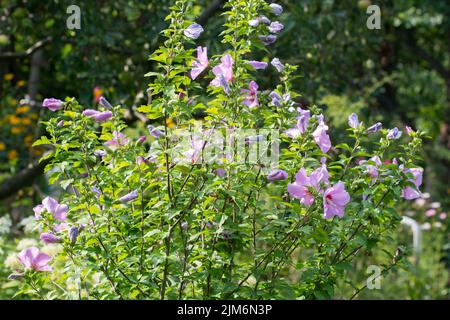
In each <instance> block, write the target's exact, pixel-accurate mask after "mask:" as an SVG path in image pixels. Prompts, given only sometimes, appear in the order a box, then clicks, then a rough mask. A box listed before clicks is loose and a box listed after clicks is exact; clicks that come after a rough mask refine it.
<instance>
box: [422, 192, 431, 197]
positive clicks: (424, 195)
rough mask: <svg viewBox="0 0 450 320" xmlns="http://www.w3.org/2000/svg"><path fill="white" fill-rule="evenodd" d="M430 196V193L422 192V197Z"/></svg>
mask: <svg viewBox="0 0 450 320" xmlns="http://www.w3.org/2000/svg"><path fill="white" fill-rule="evenodd" d="M430 197H431V194H429V193H428V192H424V193H422V198H423V199H429V198H430Z"/></svg>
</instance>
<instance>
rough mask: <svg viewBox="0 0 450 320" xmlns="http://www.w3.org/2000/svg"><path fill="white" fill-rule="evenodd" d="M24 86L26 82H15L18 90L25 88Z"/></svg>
mask: <svg viewBox="0 0 450 320" xmlns="http://www.w3.org/2000/svg"><path fill="white" fill-rule="evenodd" d="M26 84H27V82H26V81H25V80H20V81H17V86H18V87H19V88H21V87H25V85H26Z"/></svg>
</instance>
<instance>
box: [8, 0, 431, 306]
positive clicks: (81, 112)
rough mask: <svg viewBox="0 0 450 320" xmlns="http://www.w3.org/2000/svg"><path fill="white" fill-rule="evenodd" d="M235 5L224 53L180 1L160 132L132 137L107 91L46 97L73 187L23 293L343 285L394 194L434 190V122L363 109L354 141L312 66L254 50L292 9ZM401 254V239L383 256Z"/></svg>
mask: <svg viewBox="0 0 450 320" xmlns="http://www.w3.org/2000/svg"><path fill="white" fill-rule="evenodd" d="M226 7H227V10H228V11H226V13H225V15H226V17H227V22H226V24H225V29H224V31H223V32H222V33H221V36H222V42H223V43H224V44H225V45H227V46H228V48H229V50H228V51H227V52H222V53H220V54H218V55H212V56H210V57H208V50H207V48H206V47H201V46H199V47H198V48H197V49H196V50H195V49H194V48H193V45H194V44H195V42H196V41H195V40H196V39H197V38H199V36H200V34H201V32H202V31H203V29H202V27H201V26H200V25H198V24H195V23H193V22H192V21H187V20H186V19H185V17H186V16H188V15H190V14H191V12H190V10H191V6H190V1H187V0H179V1H176V4H175V5H174V6H173V8H172V12H171V14H170V15H169V16H168V18H167V19H168V20H169V21H170V26H169V27H168V28H167V29H166V30H165V31H164V32H163V36H164V37H165V39H166V41H165V42H164V44H163V45H162V46H161V47H160V48H159V49H158V50H156V52H154V53H153V54H152V55H151V59H152V60H153V61H155V62H156V63H158V66H159V70H160V72H158V73H149V74H148V75H147V76H148V77H149V78H150V79H151V81H150V85H149V90H148V93H149V96H150V99H149V101H150V103H149V104H148V105H145V106H142V107H140V109H139V111H140V112H142V113H145V114H146V115H147V116H148V118H149V119H150V121H151V122H152V123H153V125H151V126H149V127H148V134H146V135H144V136H141V137H140V138H137V139H136V138H131V135H130V132H131V131H130V130H129V129H128V128H127V126H126V125H125V124H124V122H123V121H122V118H123V117H122V115H123V110H122V109H121V107H120V106H111V105H110V104H109V102H108V101H106V100H105V99H104V98H102V99H101V100H100V103H99V105H98V108H96V109H84V108H83V107H82V106H81V105H79V104H78V103H77V102H76V101H75V100H74V99H66V100H65V101H64V102H63V101H60V100H57V99H48V100H46V101H44V104H43V105H44V107H46V108H48V109H49V110H50V111H53V112H55V116H54V117H53V118H51V119H50V120H49V121H48V122H46V123H45V125H46V127H47V133H48V135H47V136H44V137H42V138H41V139H39V140H38V141H37V142H36V143H35V145H51V146H52V149H51V150H52V151H51V152H50V153H49V154H48V155H47V156H46V157H47V158H51V161H50V164H49V165H48V166H47V172H48V176H49V180H50V183H57V184H59V185H60V187H61V188H62V189H63V192H62V194H61V196H60V198H59V199H58V200H56V199H54V198H52V197H47V198H45V199H44V200H43V202H42V204H40V205H38V206H37V207H36V208H35V209H34V210H35V215H36V218H37V220H38V223H39V226H40V232H41V237H40V239H41V240H42V241H43V242H44V243H58V244H59V245H60V246H62V247H63V250H62V252H61V253H59V254H58V255H56V256H54V257H50V256H48V255H46V254H45V253H42V252H40V251H39V249H38V248H35V247H32V248H29V249H26V250H24V251H23V252H21V253H20V254H19V260H20V262H21V264H22V266H23V268H22V269H20V270H16V272H15V273H13V274H12V275H11V278H13V279H16V280H18V281H22V283H23V292H29V293H34V294H37V295H39V296H40V297H41V298H55V297H57V298H96V299H119V298H123V299H130V298H138V299H219V298H229V299H235V298H241V299H243V298H244V299H245V298H255V299H256V298H266V299H268V298H276V299H277V298H278V299H281V298H291V299H292V298H299V299H301V298H303V299H310V298H324V297H325V298H326V297H328V298H330V297H332V296H333V290H334V287H335V284H336V280H337V279H338V278H340V279H342V277H343V276H344V275H345V270H346V269H348V268H351V261H352V258H353V257H354V256H355V255H357V254H361V253H363V252H365V253H367V252H370V251H371V250H373V249H374V248H375V247H376V245H377V242H379V241H380V239H385V238H386V237H387V236H388V234H389V232H391V231H392V230H395V229H396V228H397V226H398V224H399V222H400V220H401V219H400V215H399V214H398V213H397V212H396V210H395V209H394V205H395V204H396V203H397V202H398V201H399V200H400V198H401V197H403V198H406V199H414V198H416V197H418V196H419V195H420V192H419V190H418V187H419V186H420V184H421V179H422V169H420V168H418V167H417V165H415V164H414V161H415V160H416V159H417V151H418V150H419V149H420V146H421V137H422V135H423V134H422V133H419V132H413V131H412V130H411V129H409V128H407V131H406V132H407V133H408V134H407V135H406V134H405V135H404V136H403V137H401V135H402V131H401V130H399V129H397V128H394V129H391V130H387V129H383V128H382V125H381V123H377V124H375V125H372V126H370V127H368V128H367V127H366V126H365V125H364V124H363V123H362V122H360V121H359V120H358V117H357V116H356V115H355V114H352V115H350V117H349V129H348V133H349V138H350V139H351V140H352V141H353V142H352V143H350V145H349V144H347V143H341V144H336V142H335V141H332V140H333V139H332V137H331V138H330V136H329V133H328V129H329V128H328V126H327V125H326V119H324V117H323V115H322V114H321V110H320V109H319V108H318V107H315V106H314V107H311V108H309V110H304V109H302V108H300V107H299V106H298V105H297V103H296V101H297V100H298V99H297V98H298V97H299V94H298V93H296V92H295V91H294V89H293V87H292V80H293V79H294V78H295V77H297V75H296V67H294V66H291V65H288V64H283V63H282V62H281V61H280V60H279V59H277V58H273V59H271V58H265V59H260V60H263V61H255V60H254V59H252V57H253V55H254V54H258V56H261V55H263V54H264V53H266V54H267V52H269V51H268V50H267V48H268V47H269V46H270V45H271V44H272V43H274V42H275V41H276V39H277V36H278V35H279V33H280V32H281V31H282V29H283V25H282V24H281V23H280V22H278V21H273V20H276V17H277V16H279V15H281V14H282V11H283V9H282V7H281V6H279V5H276V4H270V5H269V4H267V3H266V2H265V1H263V0H250V1H242V0H230V1H228V3H227V4H226ZM269 61H270V62H269ZM269 67H270V68H272V67H273V68H275V69H276V72H277V74H279V83H278V84H274V85H273V87H271V88H264V90H262V88H259V87H258V84H257V81H258V77H263V73H264V72H265V71H264V70H265V69H267V68H269ZM275 69H274V70H275ZM345 116H347V115H345ZM200 125H201V128H199V127H200ZM401 141H405V143H404V144H402V143H401ZM186 142H187V143H186ZM186 146H187V147H186ZM255 154H256V156H255ZM400 259H401V255H399V254H398V251H397V253H396V252H392V253H391V258H390V262H389V263H387V264H386V265H385V266H382V267H383V268H384V269H385V270H390V269H392V267H393V266H395V265H396V264H397V263H398V261H399V260H400ZM69 283H70V285H69Z"/></svg>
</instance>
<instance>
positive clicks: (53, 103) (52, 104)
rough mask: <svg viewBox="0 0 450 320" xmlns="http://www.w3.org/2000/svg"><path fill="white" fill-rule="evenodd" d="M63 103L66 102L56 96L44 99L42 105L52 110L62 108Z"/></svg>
mask: <svg viewBox="0 0 450 320" xmlns="http://www.w3.org/2000/svg"><path fill="white" fill-rule="evenodd" d="M63 104H64V103H63V102H62V101H61V100H59V99H55V98H49V99H44V102H42V106H43V107H44V108H47V109H48V110H50V111H56V110H59V109H61V108H62V107H63Z"/></svg>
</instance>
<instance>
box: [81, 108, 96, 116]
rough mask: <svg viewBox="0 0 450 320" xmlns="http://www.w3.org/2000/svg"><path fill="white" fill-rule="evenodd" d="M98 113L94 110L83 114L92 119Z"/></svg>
mask: <svg viewBox="0 0 450 320" xmlns="http://www.w3.org/2000/svg"><path fill="white" fill-rule="evenodd" d="M97 113H98V111H97V110H94V109H86V110H84V111H83V112H82V113H81V114H82V115H83V116H85V117H92V116H94V115H96V114H97Z"/></svg>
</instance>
